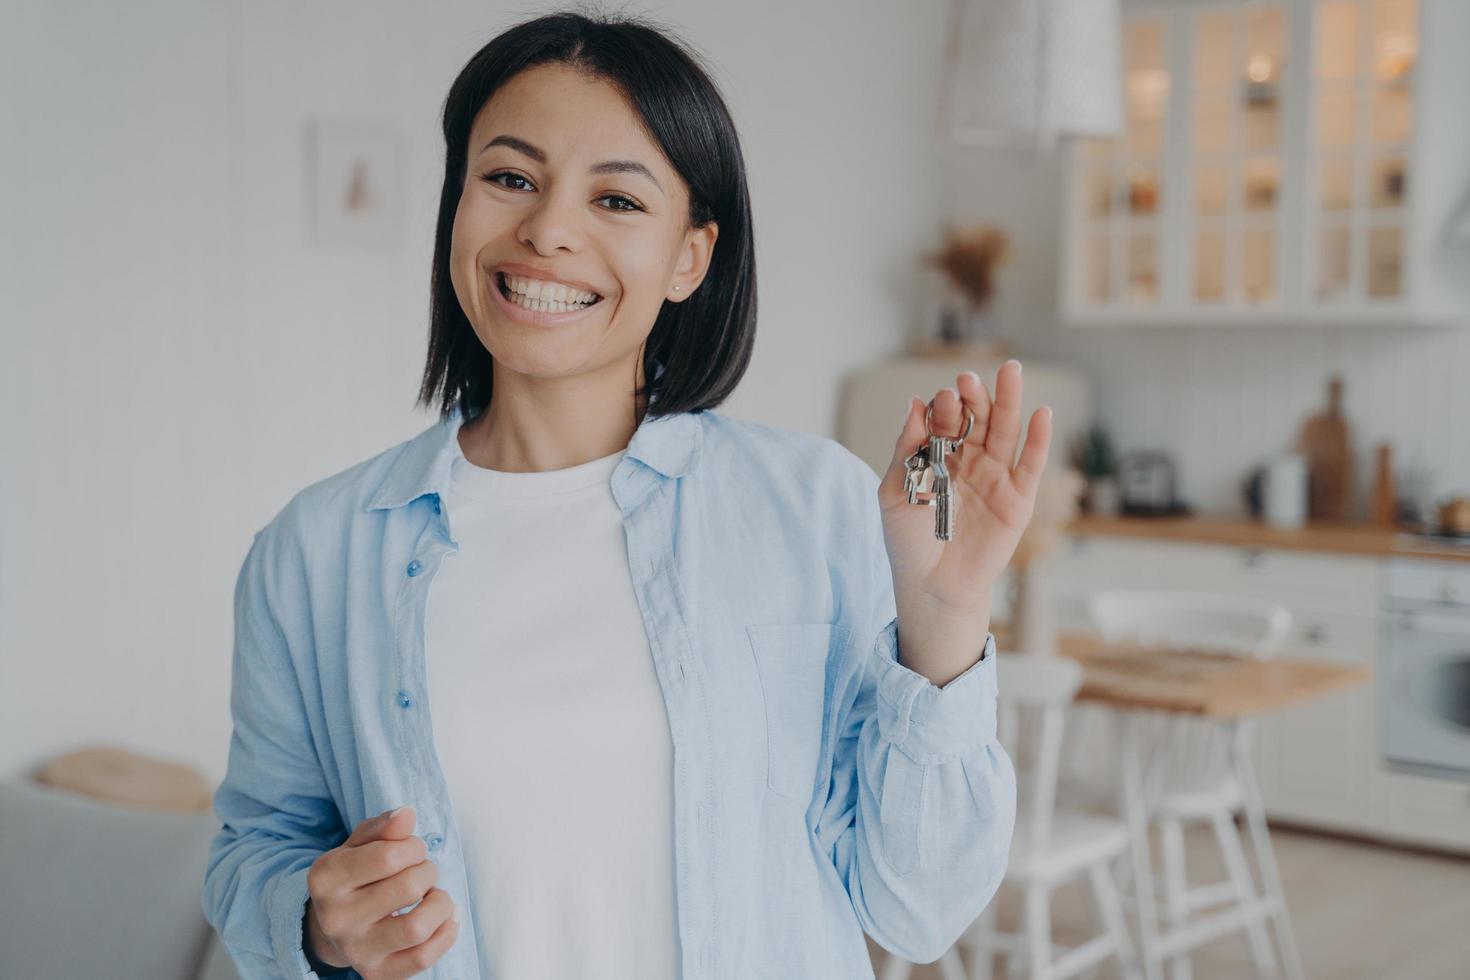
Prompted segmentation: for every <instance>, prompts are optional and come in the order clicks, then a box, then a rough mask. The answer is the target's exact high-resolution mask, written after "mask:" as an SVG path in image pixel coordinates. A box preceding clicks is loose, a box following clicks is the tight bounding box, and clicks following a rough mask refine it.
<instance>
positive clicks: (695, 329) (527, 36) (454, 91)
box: [416, 11, 756, 420]
mask: <svg viewBox="0 0 1470 980" xmlns="http://www.w3.org/2000/svg"><path fill="white" fill-rule="evenodd" d="M548 63H557V64H563V65H567V66H569V67H572V68H575V69H578V70H580V71H584V72H587V73H588V74H589V75H591V76H593V77H596V78H600V79H603V80H605V81H608V82H610V83H612V84H613V85H614V86H616V87H617V88H618V89H619V91H620V92H621V93H622V94H623V96H624V98H626V99H627V101H628V103H629V105H630V106H631V107H632V108H633V110H634V112H636V113H637V114H638V116H640V117H641V118H642V120H643V123H644V125H645V126H646V127H647V131H648V133H649V135H650V137H651V139H652V140H653V141H654V142H655V143H657V144H658V145H659V146H660V147H661V148H662V149H663V152H664V155H665V156H666V157H667V158H668V160H669V162H670V164H671V165H672V166H673V169H674V170H675V171H677V172H678V174H679V175H680V176H681V177H682V178H683V179H684V182H685V185H686V186H687V187H688V190H689V201H690V203H689V217H688V220H689V223H690V225H691V226H692V227H703V226H704V225H705V224H707V223H708V222H710V221H714V222H716V223H717V224H718V225H719V229H720V232H719V237H718V239H717V240H716V242H715V247H714V250H713V254H712V255H711V256H710V265H709V269H708V270H707V271H706V274H705V277H704V279H703V280H702V281H701V282H700V284H699V286H698V288H696V289H695V290H694V293H693V294H692V295H691V296H689V297H688V298H687V299H685V300H683V301H682V302H679V303H672V302H668V301H665V302H664V304H663V307H662V308H661V309H660V310H659V313H658V317H657V318H656V319H655V321H654V324H653V329H652V331H651V332H650V333H649V335H648V340H647V342H646V344H645V345H644V348H643V381H644V383H643V386H642V387H641V388H639V389H638V391H637V392H636V395H639V396H642V395H647V396H648V398H649V403H648V414H650V415H672V414H675V413H678V412H685V411H696V412H697V411H703V410H704V409H707V408H713V407H714V406H716V405H718V404H720V402H722V401H724V400H725V398H727V397H728V396H729V394H730V393H731V392H732V391H734V389H735V386H736V385H737V384H738V383H739V381H740V378H741V376H742V375H744V373H745V369H746V366H747V365H748V364H749V363H750V353H751V348H752V347H753V345H754V343H755V319H756V313H755V311H756V290H755V238H754V232H753V230H752V227H751V213H750V193H749V190H748V189H747V187H746V182H745V162H744V159H743V158H742V156H741V152H740V141H739V139H738V138H737V136H736V134H735V125H734V122H733V121H732V120H731V118H730V112H729V110H728V109H727V107H726V106H725V102H724V99H723V98H721V96H720V93H719V91H718V90H717V89H716V88H715V85H714V82H713V81H712V80H711V79H710V77H709V75H708V74H707V73H706V71H705V69H704V68H703V67H702V66H701V64H700V62H699V59H698V56H697V55H696V54H695V53H694V52H693V50H692V49H690V48H689V47H688V46H687V45H686V44H685V43H684V42H683V41H681V40H679V39H677V38H675V37H672V36H669V35H667V34H665V33H664V32H662V31H661V30H660V29H659V28H658V27H656V26H654V25H653V24H651V23H648V22H646V21H644V20H642V19H641V18H638V17H632V16H622V15H614V16H606V15H601V14H598V15H595V16H587V15H584V14H582V13H577V12H572V11H562V12H557V13H552V14H548V15H546V16H543V17H538V18H536V19H534V20H530V21H526V22H525V23H522V24H518V25H516V26H514V27H512V28H510V29H509V30H507V31H505V32H503V33H502V34H500V35H498V36H496V37H495V38H494V39H492V40H491V41H490V42H489V43H488V44H486V45H485V46H484V47H483V48H481V49H480V50H479V51H478V52H476V54H475V55H474V57H472V58H471V59H470V60H469V62H468V63H467V64H466V65H465V66H464V69H463V70H462V71H460V73H459V77H458V78H456V79H455V80H454V84H453V85H452V86H450V89H449V94H448V96H447V97H446V98H445V101H444V148H445V153H444V187H443V189H442V190H441V191H440V194H439V224H438V227H437V229H436V231H435V236H434V267H433V273H432V276H431V279H430V291H431V299H430V322H429V352H428V361H427V364H426V366H425V368H424V377H423V384H422V386H421V387H420V389H419V397H418V401H417V403H416V405H418V406H434V405H436V403H437V408H438V411H439V414H440V417H441V418H447V417H448V416H449V415H450V413H451V412H452V411H453V410H454V408H455V407H456V406H457V407H459V408H460V409H461V411H462V412H463V416H464V418H465V419H466V420H469V419H472V418H474V417H475V416H477V415H479V414H480V413H481V412H483V411H484V410H485V409H486V408H487V407H488V406H489V404H490V397H491V387H492V385H491V363H492V360H493V359H492V358H491V356H490V352H489V351H487V350H486V349H485V346H484V345H483V344H482V343H480V339H479V338H478V337H477V336H476V335H475V332H474V329H473V327H472V326H471V325H470V322H469V318H468V317H467V316H465V313H464V310H463V308H462V307H461V306H460V303H459V299H458V297H457V296H456V295H455V292H454V285H453V282H452V281H451V279H450V275H449V253H450V244H451V236H452V235H453V229H454V215H455V211H456V209H457V208H458V206H459V198H460V194H461V193H462V191H463V187H464V181H465V168H466V166H467V165H468V160H467V155H468V143H469V135H470V127H471V125H472V124H473V122H474V119H475V116H476V115H477V114H478V113H479V111H480V110H481V109H482V108H483V107H484V106H485V104H486V103H487V102H489V100H490V97H491V96H492V95H494V94H495V91H496V90H497V89H499V88H500V86H502V85H504V84H505V83H506V82H507V81H509V80H510V79H511V78H512V77H514V76H515V75H516V74H518V73H519V72H521V71H524V70H525V69H527V68H531V67H533V66H536V65H543V64H548Z"/></svg>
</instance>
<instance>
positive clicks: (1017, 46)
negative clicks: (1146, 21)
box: [940, 0, 1122, 146]
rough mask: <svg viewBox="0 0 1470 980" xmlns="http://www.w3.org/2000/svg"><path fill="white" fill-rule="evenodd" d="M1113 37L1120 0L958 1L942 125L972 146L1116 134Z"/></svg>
mask: <svg viewBox="0 0 1470 980" xmlns="http://www.w3.org/2000/svg"><path fill="white" fill-rule="evenodd" d="M1119 34H1120V29H1119V18H1118V0H954V9H953V13H952V16H951V23H950V33H949V43H948V51H947V53H946V59H945V78H944V89H943V93H942V98H941V107H940V128H941V131H942V132H943V133H944V134H945V135H946V136H947V137H948V138H949V139H950V140H952V141H953V142H955V143H958V144H961V145H969V146H979V145H994V144H1032V145H1039V146H1046V145H1049V144H1051V143H1052V142H1053V141H1054V140H1055V139H1056V137H1057V136H1059V135H1063V134H1066V135H1078V136H1082V135H1088V136H1108V135H1113V134H1115V133H1117V132H1118V131H1119V129H1120V128H1121V122H1122V104H1121V95H1120V82H1119V76H1120V68H1119Z"/></svg>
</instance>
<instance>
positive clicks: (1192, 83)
mask: <svg viewBox="0 0 1470 980" xmlns="http://www.w3.org/2000/svg"><path fill="white" fill-rule="evenodd" d="M1466 2H1470V0H1466ZM1124 16H1125V19H1124V23H1123V30H1122V53H1121V55H1122V56H1121V68H1122V72H1123V79H1122V82H1123V84H1122V92H1123V98H1124V103H1125V111H1124V119H1125V123H1124V129H1123V132H1122V133H1121V134H1120V135H1118V136H1117V137H1115V138H1111V139H1088V140H1079V141H1078V142H1077V143H1075V144H1074V145H1073V156H1072V166H1071V170H1070V181H1071V186H1070V193H1069V195H1068V205H1067V210H1068V214H1067V254H1068V261H1067V263H1066V272H1065V279H1064V282H1063V284H1062V285H1063V290H1064V294H1065V303H1064V306H1065V308H1066V310H1067V312H1069V313H1070V314H1071V315H1072V316H1074V317H1077V318H1083V319H1085V318H1086V317H1087V316H1088V315H1089V314H1102V315H1103V316H1104V318H1106V317H1107V316H1109V315H1113V316H1118V315H1122V316H1130V315H1135V314H1141V315H1144V316H1147V315H1149V314H1153V315H1156V316H1157V315H1160V314H1180V313H1188V314H1199V315H1200V317H1201V318H1209V317H1211V316H1212V315H1213V316H1215V317H1224V318H1228V317H1231V316H1239V315H1241V314H1252V313H1257V312H1263V311H1274V312H1277V313H1280V312H1283V311H1285V312H1287V313H1293V312H1296V313H1299V312H1303V311H1309V312H1316V313H1322V312H1328V311H1331V310H1333V309H1341V308H1344V307H1352V308H1357V309H1361V308H1363V307H1365V306H1370V305H1372V304H1375V303H1376V304H1380V305H1381V304H1384V303H1392V302H1393V301H1395V300H1398V299H1400V298H1401V296H1402V294H1403V291H1404V288H1405V252H1406V243H1407V240H1408V236H1407V234H1406V222H1407V220H1408V218H1407V216H1408V214H1409V209H1408V207H1407V202H1408V195H1409V193H1410V188H1411V186H1412V180H1411V173H1412V169H1413V167H1412V163H1413V160H1412V152H1411V150H1412V139H1411V137H1412V134H1413V127H1414V110H1415V97H1414V96H1415V67H1416V60H1417V57H1418V47H1419V45H1418V27H1417V25H1418V23H1419V17H1418V9H1417V2H1416V0H1313V2H1306V0H1303V2H1299V3H1293V2H1291V0H1277V2H1249V0H1246V2H1235V3H1217V4H1198V3H1195V4H1188V5H1180V4H1175V5H1167V4H1150V5H1146V6H1141V7H1140V6H1135V7H1132V8H1130V7H1127V6H1125V8H1124Z"/></svg>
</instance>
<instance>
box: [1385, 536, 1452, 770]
mask: <svg viewBox="0 0 1470 980" xmlns="http://www.w3.org/2000/svg"><path fill="white" fill-rule="evenodd" d="M1385 598H1386V603H1387V609H1386V610H1385V612H1386V623H1387V625H1386V637H1385V639H1386V642H1385V643H1384V645H1383V651H1382V661H1381V664H1380V670H1379V675H1378V676H1379V685H1378V689H1379V731H1380V738H1381V742H1382V749H1383V755H1384V757H1385V759H1386V760H1387V761H1388V764H1389V765H1390V766H1391V767H1393V768H1397V769H1403V770H1408V771H1416V772H1421V773H1424V774H1432V775H1437V776H1450V777H1453V778H1457V779H1463V780H1466V781H1470V562H1463V561H1454V560H1445V561H1437V560H1434V559H1413V558H1400V559H1393V560H1391V561H1389V562H1388V582H1387V590H1386V592H1385Z"/></svg>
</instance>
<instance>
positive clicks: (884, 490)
mask: <svg viewBox="0 0 1470 980" xmlns="http://www.w3.org/2000/svg"><path fill="white" fill-rule="evenodd" d="M924 408H925V403H924V400H923V399H922V398H920V397H919V396H918V395H910V396H909V407H908V414H907V415H906V416H904V420H903V429H902V430H900V431H899V433H898V439H897V441H895V442H894V444H893V459H892V460H890V461H889V464H888V471H887V472H886V473H884V474H883V479H882V481H881V482H880V483H879V485H878V493H879V496H880V497H881V498H883V499H885V500H886V499H889V498H892V497H894V496H896V495H898V494H901V493H903V482H904V474H905V470H904V460H906V459H908V458H909V457H910V456H912V455H913V454H914V453H916V452H918V451H919V447H920V446H922V445H924V443H925V442H927V441H928V438H929V437H928V436H927V435H925V434H924Z"/></svg>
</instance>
